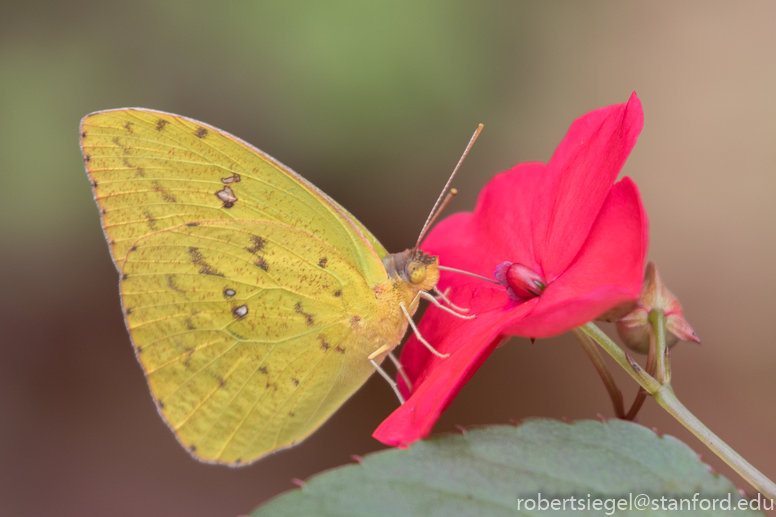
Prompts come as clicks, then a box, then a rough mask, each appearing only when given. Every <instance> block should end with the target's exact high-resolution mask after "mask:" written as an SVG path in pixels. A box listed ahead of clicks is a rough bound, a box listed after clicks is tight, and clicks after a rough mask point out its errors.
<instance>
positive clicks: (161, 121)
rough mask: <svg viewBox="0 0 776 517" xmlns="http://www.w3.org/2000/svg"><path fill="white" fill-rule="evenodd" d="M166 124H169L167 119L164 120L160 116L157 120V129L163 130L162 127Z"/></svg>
mask: <svg viewBox="0 0 776 517" xmlns="http://www.w3.org/2000/svg"><path fill="white" fill-rule="evenodd" d="M166 125H167V121H166V120H164V119H163V118H160V119H159V120H157V121H156V130H157V131H161V130H162V129H164V126H166Z"/></svg>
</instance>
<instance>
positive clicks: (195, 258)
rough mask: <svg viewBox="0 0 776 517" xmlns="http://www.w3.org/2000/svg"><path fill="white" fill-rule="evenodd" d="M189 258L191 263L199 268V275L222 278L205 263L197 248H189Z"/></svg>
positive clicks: (219, 273)
mask: <svg viewBox="0 0 776 517" xmlns="http://www.w3.org/2000/svg"><path fill="white" fill-rule="evenodd" d="M189 256H190V257H191V263H192V264H194V265H195V266H199V274H200V275H211V276H224V274H223V273H221V272H220V271H218V270H217V269H216V268H214V267H213V266H211V265H210V264H208V263H207V261H206V260H205V257H204V256H203V255H202V252H201V251H199V248H195V247H191V248H189Z"/></svg>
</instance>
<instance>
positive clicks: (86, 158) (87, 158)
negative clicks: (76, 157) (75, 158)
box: [84, 154, 92, 162]
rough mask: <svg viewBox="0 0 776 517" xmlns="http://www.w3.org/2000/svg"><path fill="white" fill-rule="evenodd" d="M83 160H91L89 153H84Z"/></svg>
mask: <svg viewBox="0 0 776 517" xmlns="http://www.w3.org/2000/svg"><path fill="white" fill-rule="evenodd" d="M84 160H86V161H87V162H90V161H92V157H91V156H90V155H88V154H87V155H84Z"/></svg>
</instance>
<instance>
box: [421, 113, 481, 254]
mask: <svg viewBox="0 0 776 517" xmlns="http://www.w3.org/2000/svg"><path fill="white" fill-rule="evenodd" d="M482 127H483V126H482V124H480V125H479V126H477V129H476V130H475V131H474V134H473V135H472V138H471V140H469V143H468V145H467V146H466V149H464V151H463V155H462V156H461V159H460V160H458V165H456V166H455V169H453V173H452V174H451V175H450V177H449V178H448V180H447V183H445V188H443V189H442V193H441V194H439V197H438V198H437V200H436V203H434V208H432V209H431V213H430V214H428V219H426V223H425V224H424V225H423V229H422V230H421V231H420V235H419V236H418V242H417V243H416V244H415V247H414V248H413V249H418V246H420V241H422V240H423V237H425V236H426V232H427V231H428V229H429V228H430V227H431V225H432V224H433V223H434V221H436V219H437V217H439V214H441V213H442V210H444V209H445V207H446V206H447V204H448V203H449V202H450V200H451V199H452V198H453V196H455V195H456V194H457V193H458V191H457V190H456V189H450V191H449V192H448V190H447V189H448V188H449V187H450V183H451V182H452V181H453V178H454V177H455V173H456V172H458V169H459V168H460V167H461V164H462V163H463V159H464V158H466V155H467V154H469V150H470V149H471V148H472V145H474V142H475V140H477V137H478V136H480V131H482Z"/></svg>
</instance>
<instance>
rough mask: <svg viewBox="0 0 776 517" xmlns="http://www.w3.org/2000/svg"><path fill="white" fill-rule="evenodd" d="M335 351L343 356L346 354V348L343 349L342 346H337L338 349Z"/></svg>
mask: <svg viewBox="0 0 776 517" xmlns="http://www.w3.org/2000/svg"><path fill="white" fill-rule="evenodd" d="M334 350H336V351H337V352H339V353H340V354H343V355H344V354H345V349H344V348H342V347H341V346H339V345H337V348H335V349H334Z"/></svg>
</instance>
